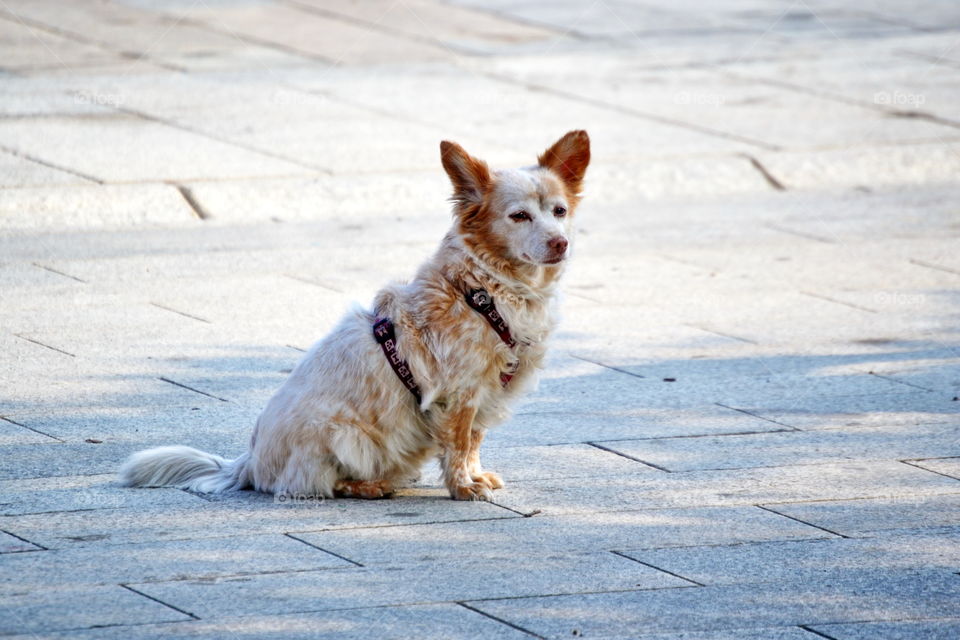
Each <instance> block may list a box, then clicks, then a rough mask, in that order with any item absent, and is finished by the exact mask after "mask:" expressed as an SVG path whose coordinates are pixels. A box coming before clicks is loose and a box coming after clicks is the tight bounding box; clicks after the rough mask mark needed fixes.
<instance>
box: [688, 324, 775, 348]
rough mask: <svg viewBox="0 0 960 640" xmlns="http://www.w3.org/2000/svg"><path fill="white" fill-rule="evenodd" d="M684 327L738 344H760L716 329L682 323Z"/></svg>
mask: <svg viewBox="0 0 960 640" xmlns="http://www.w3.org/2000/svg"><path fill="white" fill-rule="evenodd" d="M683 324H684V325H685V326H688V327H690V328H692V329H699V330H700V331H706V332H707V333H712V334H713V335H715V336H720V337H721V338H729V339H730V340H738V341H740V342H746V343H747V344H760V343H759V342H757V341H756V340H751V339H750V338H744V337H742V336H737V335H734V334H732V333H724V332H723V331H717V330H716V329H708V328H707V327H704V326H703V325H699V324H694V323H692V322H684V323H683Z"/></svg>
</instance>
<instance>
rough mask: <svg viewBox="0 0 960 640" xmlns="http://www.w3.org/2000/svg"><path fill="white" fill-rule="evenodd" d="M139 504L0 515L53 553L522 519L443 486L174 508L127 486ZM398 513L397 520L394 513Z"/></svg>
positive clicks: (212, 499)
mask: <svg viewBox="0 0 960 640" xmlns="http://www.w3.org/2000/svg"><path fill="white" fill-rule="evenodd" d="M127 491H130V492H132V493H133V494H134V495H135V496H139V497H140V500H141V504H140V506H138V507H130V508H123V509H114V510H111V511H110V512H109V518H105V517H104V512H102V511H71V512H57V513H45V514H32V515H20V516H0V530H4V531H8V532H10V533H13V534H15V535H17V536H22V537H23V538H26V539H27V540H30V541H31V542H35V543H37V544H41V545H43V546H44V547H47V548H50V549H63V548H71V547H84V546H97V547H100V546H103V545H108V544H138V543H147V542H160V541H166V540H194V539H200V538H222V537H227V536H233V535H236V534H237V532H238V531H243V532H245V533H246V534H249V535H257V534H273V533H277V534H279V533H286V532H289V531H322V530H327V529H338V528H355V527H370V526H386V525H391V524H412V523H418V522H419V523H424V522H452V521H461V520H483V519H487V518H504V517H507V518H512V517H520V516H517V515H516V514H515V513H513V512H511V511H508V510H505V509H503V508H501V507H498V506H496V505H494V504H491V503H488V502H476V503H474V502H456V501H453V500H451V499H450V497H449V494H447V492H446V491H445V490H443V489H439V488H436V489H433V488H413V489H407V490H405V491H404V492H402V493H400V495H399V496H398V497H395V498H392V499H389V500H380V501H364V500H346V499H340V500H327V501H315V500H306V501H296V502H294V503H290V502H284V503H281V502H275V501H274V497H273V496H272V495H267V494H261V493H255V492H251V491H244V492H238V493H228V494H219V495H217V494H208V495H207V496H206V498H207V500H208V501H206V502H205V501H201V500H198V501H197V503H196V504H190V505H189V506H188V505H186V504H181V505H177V506H173V505H167V506H164V505H162V504H154V503H152V502H151V495H152V494H151V492H152V490H150V489H127ZM398 514H399V515H398Z"/></svg>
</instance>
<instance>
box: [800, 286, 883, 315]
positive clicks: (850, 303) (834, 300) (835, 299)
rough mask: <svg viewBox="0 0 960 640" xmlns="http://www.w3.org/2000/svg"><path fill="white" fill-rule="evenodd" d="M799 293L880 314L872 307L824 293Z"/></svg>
mask: <svg viewBox="0 0 960 640" xmlns="http://www.w3.org/2000/svg"><path fill="white" fill-rule="evenodd" d="M799 293H800V295H804V296H809V297H811V298H817V299H819V300H826V301H827V302H832V303H834V304H839V305H843V306H845V307H850V308H851V309H857V310H858V311H866V312H867V313H880V312H879V311H877V310H876V309H871V308H870V307H864V306H862V305H859V304H854V303H852V302H846V301H844V300H839V299H837V298H831V297H830V296H825V295H823V294H822V293H814V292H813V291H800V292H799Z"/></svg>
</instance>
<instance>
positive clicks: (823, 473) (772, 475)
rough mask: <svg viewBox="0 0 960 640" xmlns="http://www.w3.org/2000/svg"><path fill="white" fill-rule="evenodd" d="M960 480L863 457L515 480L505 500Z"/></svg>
mask: <svg viewBox="0 0 960 640" xmlns="http://www.w3.org/2000/svg"><path fill="white" fill-rule="evenodd" d="M955 483H956V480H954V479H953V478H946V477H944V476H939V475H936V474H933V473H930V472H928V471H923V470H921V469H917V468H916V467H911V466H909V465H906V464H903V463H900V462H888V461H863V462H846V463H831V464H818V465H802V466H792V467H769V468H760V469H738V470H727V471H691V472H687V473H666V472H662V473H656V474H654V473H648V474H643V475H639V474H637V475H633V476H621V477H614V478H594V479H591V480H589V481H583V480H579V479H572V480H568V481H564V480H543V481H539V480H531V481H526V482H513V483H511V484H510V486H508V487H506V488H505V489H503V490H501V491H500V492H498V494H497V502H498V503H499V504H502V505H504V506H507V507H510V508H511V509H516V510H517V511H521V512H524V513H527V512H529V511H532V510H534V509H540V510H542V511H543V512H544V513H546V514H549V515H555V514H560V513H589V512H602V511H616V510H621V509H643V508H658V509H659V508H676V507H693V506H724V505H749V504H763V503H769V502H792V501H805V500H827V499H833V500H840V499H848V500H849V499H853V498H875V497H889V496H895V497H899V496H903V497H910V498H912V497H919V496H930V495H940V494H949V493H955V492H956V491H957V486H956V484H955Z"/></svg>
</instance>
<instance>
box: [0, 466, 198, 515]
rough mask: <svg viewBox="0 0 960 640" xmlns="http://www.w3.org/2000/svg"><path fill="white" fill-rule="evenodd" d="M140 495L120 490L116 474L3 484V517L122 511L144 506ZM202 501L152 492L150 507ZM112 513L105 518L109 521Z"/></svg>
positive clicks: (182, 493) (174, 491) (0, 491)
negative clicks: (103, 510) (122, 509)
mask: <svg viewBox="0 0 960 640" xmlns="http://www.w3.org/2000/svg"><path fill="white" fill-rule="evenodd" d="M142 498H143V496H142V495H141V494H139V493H138V492H134V491H130V490H129V489H126V488H124V487H121V486H120V485H119V484H118V483H117V482H116V474H113V473H111V474H104V475H82V476H74V477H69V476H67V477H65V476H56V477H47V478H30V479H25V480H3V481H0V513H2V514H3V515H22V514H29V513H54V512H71V511H93V510H98V509H108V510H109V509H120V508H127V507H135V506H138V505H141V504H143V500H142ZM198 501H202V499H201V498H200V497H198V496H196V495H192V494H189V493H187V492H185V491H180V490H179V489H153V490H151V491H150V503H151V504H157V505H161V504H169V505H171V506H174V507H175V506H178V505H185V506H188V507H189V506H190V505H193V504H196V503H197V502H198ZM109 515H110V514H109V513H104V514H103V516H104V517H107V518H109Z"/></svg>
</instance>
